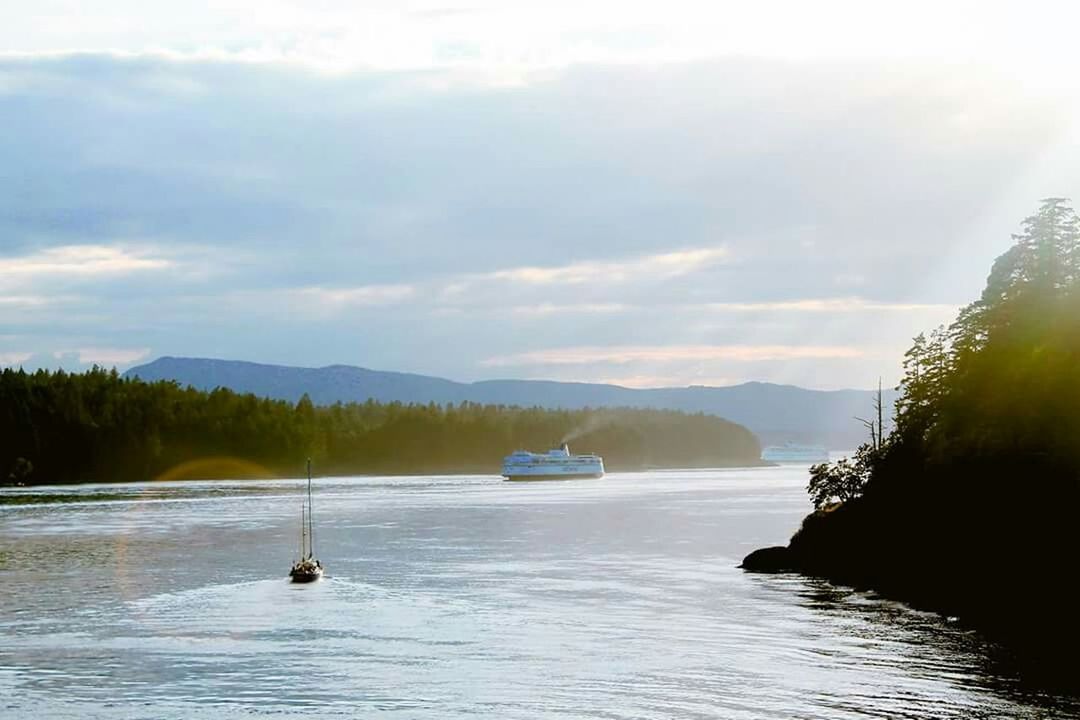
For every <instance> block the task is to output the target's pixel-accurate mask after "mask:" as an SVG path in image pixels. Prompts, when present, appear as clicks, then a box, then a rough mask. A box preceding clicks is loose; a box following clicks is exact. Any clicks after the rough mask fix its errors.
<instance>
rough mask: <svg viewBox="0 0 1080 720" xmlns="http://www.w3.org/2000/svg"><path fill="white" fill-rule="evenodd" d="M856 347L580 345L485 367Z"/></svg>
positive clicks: (840, 354) (854, 351)
mask: <svg viewBox="0 0 1080 720" xmlns="http://www.w3.org/2000/svg"><path fill="white" fill-rule="evenodd" d="M863 354H864V353H863V350H861V349H860V348H856V347H831V346H817V345H667V346H664V345H658V346H646V345H622V346H606V347H600V346H584V347H571V348H558V349H553V350H536V351H532V352H525V353H518V354H515V355H502V356H495V357H491V358H487V359H486V360H484V361H483V363H482V364H483V365H485V366H487V367H506V366H514V365H590V364H595V363H610V364H625V363H630V362H640V361H644V362H651V363H668V362H687V361H702V360H723V361H733V362H758V361H763V360H807V359H814V360H822V359H838V358H844V359H850V358H857V357H861V356H862V355H863Z"/></svg>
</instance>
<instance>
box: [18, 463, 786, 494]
mask: <svg viewBox="0 0 1080 720" xmlns="http://www.w3.org/2000/svg"><path fill="white" fill-rule="evenodd" d="M766 467H777V465H775V464H771V463H766V462H758V463H752V464H748V463H741V462H738V463H732V464H725V465H718V464H715V463H712V464H708V465H679V466H670V467H667V466H664V467H660V466H657V467H639V468H633V469H625V468H617V469H614V470H608V471H606V472H605V473H604V477H607V476H608V475H615V474H628V473H647V472H659V473H669V472H682V471H697V470H739V469H746V470H752V469H758V468H766ZM468 476H477V477H492V478H499V479H500V480H502V479H504V478H503V476H502V475H500V474H499V472H498V471H497V470H482V471H477V470H451V471H445V470H443V471H403V472H358V473H345V472H341V473H338V472H331V473H326V474H323V475H317V476H316V478H322V479H329V480H333V479H345V478H377V477H388V478H402V477H468ZM604 477H600V478H592V479H595V480H603V479H604ZM303 479H304V478H303V477H301V476H300V475H273V476H227V477H221V476H219V477H188V478H161V479H154V478H148V479H144V480H114V481H108V480H104V481H103V480H87V481H85V482H73V483H33V484H24V485H9V484H0V493H3V492H4V491H8V490H23V491H32V490H36V489H63V488H86V487H93V486H106V485H108V486H114V485H115V486H138V485H166V484H172V483H188V482H251V483H259V482H280V481H292V480H303Z"/></svg>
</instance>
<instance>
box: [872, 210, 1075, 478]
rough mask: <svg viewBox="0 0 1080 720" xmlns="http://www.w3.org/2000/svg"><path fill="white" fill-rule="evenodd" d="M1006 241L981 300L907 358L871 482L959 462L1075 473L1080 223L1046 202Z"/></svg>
mask: <svg viewBox="0 0 1080 720" xmlns="http://www.w3.org/2000/svg"><path fill="white" fill-rule="evenodd" d="M1013 239H1014V240H1015V244H1014V245H1013V246H1012V247H1011V248H1010V249H1009V250H1008V251H1006V252H1005V253H1004V254H1002V255H1001V256H1000V257H999V258H998V259H997V260H996V261H995V262H994V265H993V268H992V269H991V272H990V275H989V277H988V279H987V283H986V289H985V290H984V292H983V293H982V296H981V297H980V298H979V300H977V301H975V302H973V303H971V304H970V305H968V306H967V307H966V308H964V309H963V310H962V311H961V312H960V314H959V316H958V317H957V319H956V321H955V322H953V323H952V325H950V326H948V327H941V328H938V329H936V330H935V331H934V332H933V333H931V334H930V336H929V337H927V336H926V335H919V336H918V337H916V338H915V341H914V343H913V345H912V347H911V349H910V350H908V352H907V353H906V354H905V356H904V377H903V380H902V381H901V385H900V389H901V395H900V398H899V400H898V401H897V404H896V428H895V430H894V432H893V434H892V436H891V437H890V438H889V442H888V443H887V445H888V447H887V449H886V451H885V452H883V453H882V454H880V456H878V457H877V458H876V460H875V461H874V462H873V463H872V468H871V473H870V474H871V476H872V477H873V479H872V480H871V486H873V485H875V484H885V483H887V482H891V481H899V479H900V478H901V477H903V476H905V475H907V476H911V475H913V474H916V473H921V474H924V475H931V474H934V473H935V472H936V471H935V468H937V469H938V470H940V469H941V468H944V467H954V468H955V467H957V466H963V465H965V464H966V465H967V466H968V467H975V466H978V467H982V468H994V467H1006V466H1009V467H1014V466H1017V465H1023V464H1028V465H1029V466H1032V467H1034V466H1038V467H1049V468H1053V469H1054V471H1055V474H1054V477H1060V474H1057V471H1059V470H1060V471H1064V473H1065V475H1066V476H1068V475H1073V476H1074V477H1075V476H1076V475H1080V220H1078V218H1077V215H1076V213H1075V212H1074V211H1073V209H1072V208H1071V207H1070V206H1069V205H1068V203H1067V202H1066V201H1065V200H1064V199H1062V198H1048V199H1046V200H1044V201H1043V202H1042V205H1041V206H1040V208H1039V210H1038V212H1036V213H1035V214H1034V215H1032V216H1031V217H1028V218H1027V219H1025V220H1024V222H1023V225H1022V232H1021V233H1019V234H1017V235H1014V236H1013ZM956 477H957V478H958V479H957V481H956V482H960V481H961V478H963V477H964V473H962V472H960V473H956ZM1002 491H1004V489H1002Z"/></svg>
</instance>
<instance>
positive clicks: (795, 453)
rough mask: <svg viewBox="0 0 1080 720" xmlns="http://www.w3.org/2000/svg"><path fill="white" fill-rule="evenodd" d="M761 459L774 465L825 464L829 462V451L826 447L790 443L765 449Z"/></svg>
mask: <svg viewBox="0 0 1080 720" xmlns="http://www.w3.org/2000/svg"><path fill="white" fill-rule="evenodd" d="M761 459H762V460H764V461H765V462H774V463H825V462H829V451H828V449H827V448H826V447H825V446H824V445H799V444H797V443H791V442H789V443H784V444H783V445H770V446H769V447H767V448H765V449H764V450H762V451H761Z"/></svg>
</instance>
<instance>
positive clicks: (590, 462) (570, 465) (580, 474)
mask: <svg viewBox="0 0 1080 720" xmlns="http://www.w3.org/2000/svg"><path fill="white" fill-rule="evenodd" d="M502 474H503V477H504V478H506V479H507V480H569V479H571V478H598V477H603V475H604V459H603V458H602V457H600V456H599V455H593V454H591V453H590V454H586V455H571V454H570V446H569V445H567V444H566V443H563V444H562V445H560V446H559V447H557V448H555V449H554V450H548V451H547V452H546V453H531V452H528V451H526V450H516V451H514V452H513V453H512V454H510V455H507V456H506V457H505V458H504V459H503V468H502Z"/></svg>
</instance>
